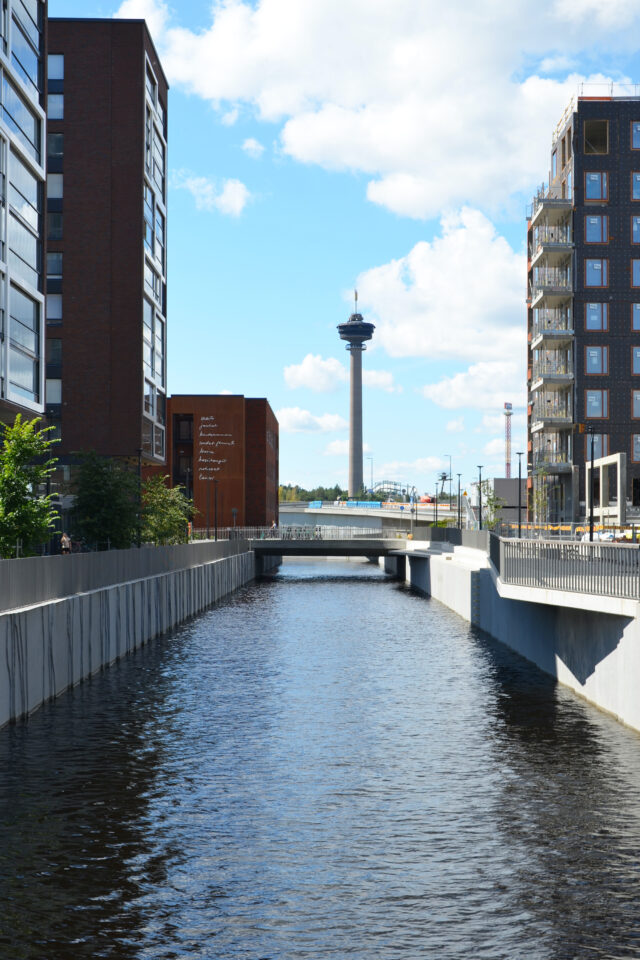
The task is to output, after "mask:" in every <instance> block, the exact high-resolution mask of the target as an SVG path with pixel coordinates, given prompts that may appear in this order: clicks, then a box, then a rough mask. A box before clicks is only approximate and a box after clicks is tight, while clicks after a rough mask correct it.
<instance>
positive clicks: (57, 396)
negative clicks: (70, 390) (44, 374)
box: [45, 380, 62, 403]
mask: <svg viewBox="0 0 640 960" xmlns="http://www.w3.org/2000/svg"><path fill="white" fill-rule="evenodd" d="M45 398H46V402H47V403H62V380H47V381H46V390H45Z"/></svg>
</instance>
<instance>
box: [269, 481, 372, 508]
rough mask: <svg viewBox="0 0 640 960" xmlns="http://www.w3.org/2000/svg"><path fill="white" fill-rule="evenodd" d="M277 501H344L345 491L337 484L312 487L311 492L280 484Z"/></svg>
mask: <svg viewBox="0 0 640 960" xmlns="http://www.w3.org/2000/svg"><path fill="white" fill-rule="evenodd" d="M278 499H279V500H280V503H288V502H291V501H292V500H300V501H302V500H305V501H308V500H346V499H347V491H346V490H343V489H342V487H339V486H338V484H336V485H335V487H314V488H313V490H305V488H304V487H299V486H298V485H297V484H294V485H291V484H290V483H285V484H283V483H281V484H280V486H279V488H278ZM358 499H359V500H382V499H383V497H378V496H371V494H369V493H367V494H365V493H363V494H362V495H361V496H359V497H358Z"/></svg>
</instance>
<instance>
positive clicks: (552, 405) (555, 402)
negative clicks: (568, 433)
mask: <svg viewBox="0 0 640 960" xmlns="http://www.w3.org/2000/svg"><path fill="white" fill-rule="evenodd" d="M572 425H573V407H572V403H571V396H570V394H568V393H565V394H556V395H555V397H554V398H553V399H546V398H545V395H544V394H541V395H540V394H539V395H538V396H537V397H536V399H535V400H534V403H533V408H532V411H531V433H540V432H541V431H542V430H549V429H552V430H558V429H563V428H566V429H569V428H570V427H571V426H572Z"/></svg>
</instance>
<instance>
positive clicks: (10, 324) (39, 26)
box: [0, 0, 47, 423]
mask: <svg viewBox="0 0 640 960" xmlns="http://www.w3.org/2000/svg"><path fill="white" fill-rule="evenodd" d="M46 17H47V5H46V3H41V2H39V0H4V2H3V3H2V9H0V49H1V50H2V53H3V54H4V59H3V61H2V78H3V83H2V84H1V85H0V87H1V89H0V103H1V109H0V172H1V174H2V187H3V190H2V199H3V203H2V205H0V420H2V421H3V422H5V423H13V421H14V419H15V416H16V414H17V413H21V414H22V415H23V416H24V417H27V418H29V419H31V418H32V417H33V416H37V415H39V414H40V415H41V414H43V413H44V363H43V344H44V296H43V292H44V282H43V269H42V264H43V261H44V237H43V229H42V224H43V202H44V181H45V146H44V134H45V113H44V97H45V92H44V84H43V77H44V72H45V71H44V51H45V49H46V37H45V31H46V22H47V19H46Z"/></svg>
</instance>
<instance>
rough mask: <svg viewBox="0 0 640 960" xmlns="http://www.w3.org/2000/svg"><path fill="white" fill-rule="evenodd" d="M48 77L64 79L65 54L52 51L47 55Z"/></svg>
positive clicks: (50, 78)
mask: <svg viewBox="0 0 640 960" xmlns="http://www.w3.org/2000/svg"><path fill="white" fill-rule="evenodd" d="M47 78H48V79H49V80H64V55H63V54H62V53H50V54H49V56H48V57H47Z"/></svg>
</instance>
